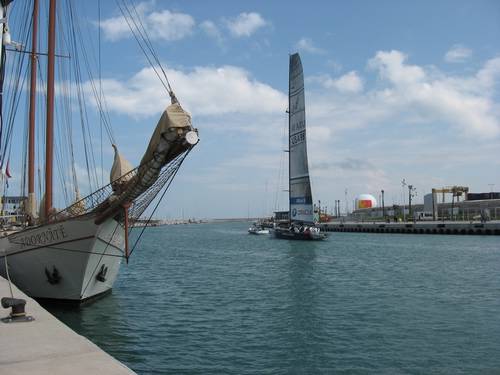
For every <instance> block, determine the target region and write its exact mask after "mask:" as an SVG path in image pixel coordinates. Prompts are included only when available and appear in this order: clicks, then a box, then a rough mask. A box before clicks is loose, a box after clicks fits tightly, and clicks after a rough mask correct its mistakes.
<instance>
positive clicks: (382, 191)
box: [380, 189, 385, 220]
mask: <svg viewBox="0 0 500 375" xmlns="http://www.w3.org/2000/svg"><path fill="white" fill-rule="evenodd" d="M380 192H381V193H382V217H383V218H384V220H385V205H384V189H382V190H380Z"/></svg>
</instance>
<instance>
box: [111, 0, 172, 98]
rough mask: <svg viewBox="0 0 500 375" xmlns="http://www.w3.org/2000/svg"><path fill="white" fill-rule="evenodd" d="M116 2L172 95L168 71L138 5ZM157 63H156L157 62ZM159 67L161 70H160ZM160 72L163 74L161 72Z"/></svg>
mask: <svg viewBox="0 0 500 375" xmlns="http://www.w3.org/2000/svg"><path fill="white" fill-rule="evenodd" d="M116 4H117V5H118V8H119V9H120V12H121V13H122V16H123V18H124V20H125V22H126V23H127V25H128V27H129V29H130V32H131V33H132V35H133V36H134V38H135V40H136V42H137V44H138V46H139V48H140V49H141V51H142V53H143V54H144V56H145V57H146V60H147V61H148V63H149V65H150V66H151V68H152V69H153V71H154V72H155V74H156V76H157V77H158V79H159V80H160V82H161V84H162V85H163V87H164V88H165V90H166V91H167V93H168V94H169V95H170V96H172V95H173V90H172V87H171V85H170V81H169V80H168V77H167V73H166V71H165V69H164V68H163V65H162V63H161V61H160V59H159V58H158V54H157V53H156V50H155V49H154V47H153V44H152V43H151V39H150V37H149V34H148V32H147V30H146V27H145V26H144V23H143V22H142V19H141V15H140V14H139V12H138V11H137V7H136V6H135V5H134V3H132V1H131V0H116ZM155 63H156V64H155ZM158 69H159V70H158ZM160 72H161V73H162V74H160Z"/></svg>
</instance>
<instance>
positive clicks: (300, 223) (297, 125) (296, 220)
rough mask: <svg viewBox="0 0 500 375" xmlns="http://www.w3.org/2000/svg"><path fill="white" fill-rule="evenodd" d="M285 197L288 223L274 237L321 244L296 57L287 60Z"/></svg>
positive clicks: (301, 80) (301, 77) (300, 71)
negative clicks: (286, 180)
mask: <svg viewBox="0 0 500 375" xmlns="http://www.w3.org/2000/svg"><path fill="white" fill-rule="evenodd" d="M288 155H289V158H288V181H289V182H288V183H289V185H288V186H289V188H288V194H289V222H287V223H280V224H277V225H276V226H275V228H274V230H273V233H274V235H275V237H277V238H281V239H290V240H323V239H325V238H326V235H325V234H324V233H322V232H321V231H320V228H319V227H318V226H316V225H315V222H314V206H313V198H312V190H311V180H310V178H309V165H308V162H307V141H306V113H305V98H304V72H303V69H302V62H301V60H300V56H299V54H298V53H295V54H293V55H291V56H290V67H289V86H288Z"/></svg>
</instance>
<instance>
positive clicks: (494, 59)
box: [77, 0, 500, 218]
mask: <svg viewBox="0 0 500 375" xmlns="http://www.w3.org/2000/svg"><path fill="white" fill-rule="evenodd" d="M95 4H97V2H95ZM95 4H93V2H86V5H85V7H86V9H85V12H82V14H84V15H85V25H86V26H87V28H88V31H89V33H91V34H92V35H94V36H95V35H97V34H98V32H99V30H100V34H101V46H102V47H101V48H102V68H101V69H102V73H101V74H102V88H103V92H104V94H105V97H106V101H107V105H108V109H109V114H110V118H111V123H112V126H113V129H114V133H115V136H116V143H117V145H118V147H119V150H120V152H121V154H123V155H124V156H125V157H126V158H127V159H128V160H130V161H131V162H132V164H136V163H138V161H139V160H140V158H141V156H142V153H143V152H144V150H145V148H146V146H147V143H148V141H149V137H150V135H151V133H152V131H153V129H154V126H155V125H156V122H157V120H158V118H159V116H160V115H161V112H162V111H163V110H164V108H165V107H166V106H167V105H168V104H169V98H168V96H167V95H166V94H165V91H164V90H163V88H162V86H161V83H160V82H159V80H158V79H157V78H156V76H155V74H154V72H153V71H152V69H151V68H150V66H149V64H148V62H147V61H146V59H145V57H144V55H143V54H142V52H141V50H140V48H139V46H138V44H137V42H136V41H135V40H134V38H133V36H132V35H131V33H130V32H129V31H128V27H127V24H126V22H125V21H124V19H123V17H122V16H121V13H120V10H119V8H118V6H117V3H116V2H115V1H104V2H102V4H101V7H102V9H101V22H100V23H99V22H98V17H97V12H96V9H97V5H95ZM134 4H136V7H137V10H138V12H139V13H140V16H141V19H142V21H143V23H144V25H145V27H146V29H147V31H148V33H149V36H150V38H151V40H152V43H153V45H154V48H155V50H156V52H157V53H158V55H159V58H160V60H161V62H162V65H163V66H164V67H165V68H166V72H167V75H168V78H169V80H170V82H171V84H172V87H173V89H174V91H175V93H176V95H177V98H178V99H179V101H180V103H181V105H182V106H183V107H184V108H185V109H187V110H188V111H189V112H190V113H191V114H192V118H193V124H194V126H195V127H196V128H197V129H198V131H199V136H200V143H199V144H198V145H197V146H196V148H195V149H194V150H193V151H192V153H191V154H190V155H189V157H188V159H187V160H186V161H185V163H184V164H183V166H182V169H181V171H180V172H179V174H178V175H177V177H176V179H175V181H174V183H173V184H172V186H171V189H170V191H169V192H168V193H167V195H166V196H165V199H164V201H163V202H162V204H161V205H160V207H159V210H158V211H157V212H156V213H155V216H156V217H168V218H179V217H185V218H187V217H197V218H214V217H218V218H223V217H247V216H250V217H256V216H264V215H269V214H270V213H271V212H272V211H273V210H274V209H287V203H286V199H287V196H286V193H285V192H283V189H286V186H287V181H286V180H283V179H282V178H280V176H282V174H283V168H280V165H281V166H286V165H287V162H284V160H283V158H286V157H287V155H286V154H284V152H283V150H284V149H285V148H286V147H287V145H286V142H287V141H286V138H285V137H284V134H285V133H284V132H285V131H286V127H287V124H288V119H287V114H286V109H287V92H288V58H289V54H291V53H295V52H299V53H300V56H301V59H302V64H303V67H304V74H305V95H306V122H307V137H308V140H307V142H308V154H309V167H310V174H311V180H312V188H313V199H314V200H315V201H317V200H321V204H322V206H327V207H328V211H330V210H331V209H332V208H333V206H334V201H335V200H340V201H341V210H342V211H345V210H346V204H347V209H349V210H350V209H352V206H353V199H354V198H355V197H356V196H357V195H358V194H362V193H370V194H373V195H374V196H375V197H376V198H378V197H379V195H380V191H381V190H382V189H383V190H384V191H385V203H386V205H391V204H399V203H401V201H402V195H403V190H402V186H401V181H402V179H405V181H406V182H407V183H409V184H412V185H413V186H414V187H415V188H416V191H417V196H416V198H415V200H416V201H417V202H421V201H423V196H424V195H425V194H427V193H429V192H430V190H431V188H433V187H434V188H440V187H443V186H451V185H462V186H469V187H470V190H471V191H472V192H487V191H490V190H496V191H500V158H499V157H498V155H499V151H500V116H499V115H500V96H499V89H500V47H499V44H498V39H499V37H500V2H498V1H494V0H492V1H484V0H483V1H474V2H472V1H461V0H453V1H444V0H441V1H426V0H424V1H418V2H416V1H414V2H409V1H396V0H393V1H390V0H384V1H377V2H375V1H360V0H357V1H349V2H346V1H309V2H303V1H264V0H262V1H244V2H243V1H238V2H236V1H218V0H216V1H210V2H207V1H168V0H156V1H150V0H146V1H142V2H141V1H134ZM105 148H106V154H107V155H109V160H108V161H107V162H106V163H105V165H104V167H103V168H104V170H105V173H106V174H107V173H109V169H110V167H111V161H112V149H111V147H110V146H109V145H106V146H105ZM285 161H286V159H285ZM77 163H79V162H78V161H77ZM80 167H81V169H82V170H83V162H80V165H79V166H77V168H80ZM284 172H285V174H286V173H287V171H286V168H285V171H284ZM346 192H347V193H346ZM406 194H407V192H406V193H405V196H406Z"/></svg>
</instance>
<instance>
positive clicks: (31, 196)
mask: <svg viewBox="0 0 500 375" xmlns="http://www.w3.org/2000/svg"><path fill="white" fill-rule="evenodd" d="M37 42H38V0H33V27H32V33H31V54H30V60H31V76H30V104H29V106H30V107H29V130H28V208H27V210H26V211H27V213H28V215H29V217H30V218H31V219H33V217H34V216H35V215H36V202H35V112H36V60H37V44H38V43H37Z"/></svg>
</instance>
